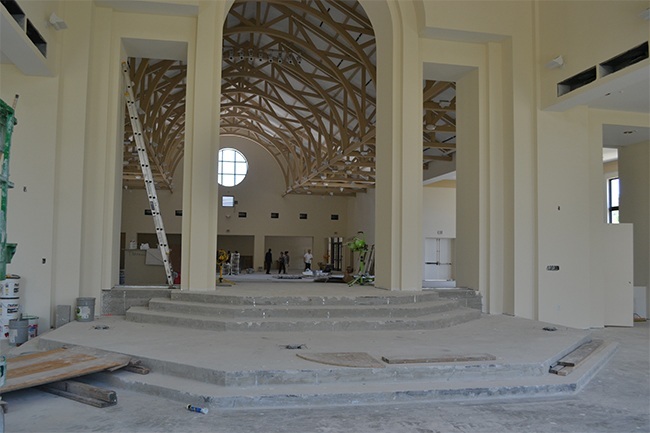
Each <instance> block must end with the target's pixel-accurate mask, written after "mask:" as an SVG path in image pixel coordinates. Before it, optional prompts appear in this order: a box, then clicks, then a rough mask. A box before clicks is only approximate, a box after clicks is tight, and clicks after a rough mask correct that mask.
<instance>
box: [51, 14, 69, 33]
mask: <svg viewBox="0 0 650 433" xmlns="http://www.w3.org/2000/svg"><path fill="white" fill-rule="evenodd" d="M48 21H49V23H50V25H51V26H52V27H54V30H65V29H67V28H68V25H67V24H66V23H65V21H63V18H61V17H60V16H58V15H57V14H55V13H54V12H52V15H50V19H49V20H48Z"/></svg>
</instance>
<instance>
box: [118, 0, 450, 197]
mask: <svg viewBox="0 0 650 433" xmlns="http://www.w3.org/2000/svg"><path fill="white" fill-rule="evenodd" d="M223 35H224V36H223V47H220V48H221V49H222V50H223V51H222V54H223V63H222V94H221V125H220V129H221V134H222V135H232V136H239V137H246V138H249V139H251V140H253V141H255V142H257V143H258V144H260V145H261V146H263V147H264V148H265V149H266V150H267V151H268V152H269V153H270V154H271V155H272V156H273V158H274V159H275V160H276V162H277V163H278V165H279V166H280V168H281V170H282V173H283V176H284V180H285V182H286V192H287V193H294V194H307V193H313V194H331V195H334V194H337V195H348V194H355V193H356V192H359V191H365V190H366V189H367V188H370V187H373V186H374V181H375V174H374V173H375V145H374V143H375V116H376V102H375V101H376V91H375V79H376V67H375V64H376V58H375V56H376V47H375V39H374V32H373V29H372V27H371V24H370V21H369V19H368V18H367V16H366V15H365V13H364V11H363V9H362V7H361V6H360V5H359V4H358V2H357V1H356V0H355V1H350V0H321V1H318V0H294V1H286V0H269V1H255V0H251V1H236V2H235V3H234V5H233V6H232V8H231V10H230V12H229V14H228V16H227V18H226V22H225V25H224V32H223ZM131 63H132V76H133V81H134V82H135V86H134V91H135V94H136V97H137V98H139V99H140V107H141V109H142V110H143V112H144V113H143V114H144V116H143V125H144V126H145V132H146V133H147V135H148V136H149V139H148V141H149V143H147V144H148V150H149V155H150V159H151V160H152V169H153V171H154V177H155V180H156V181H157V185H158V187H159V188H170V189H171V188H172V186H173V184H172V174H173V172H174V169H175V168H176V166H177V165H178V163H179V161H180V160H182V155H183V136H184V128H185V114H184V113H185V111H184V103H185V74H186V73H187V68H186V65H184V64H182V63H181V62H175V61H151V60H147V59H132V60H131ZM423 92H424V93H423V95H424V101H425V103H424V107H423V135H422V137H423V163H424V164H425V165H426V164H429V163H430V162H431V161H451V160H452V156H453V153H454V152H455V86H454V84H453V83H446V82H437V81H425V83H424V84H423ZM161 119H162V120H161ZM129 130H130V125H128V123H127V133H126V138H128V137H129V136H130V132H129ZM131 147H133V146H131V145H129V144H128V140H125V163H124V184H125V186H128V187H137V186H138V185H137V183H136V177H138V176H139V175H140V174H139V173H138V171H137V170H139V168H138V166H137V164H135V162H137V161H136V160H134V158H133V156H136V157H137V154H132V152H130V150H131Z"/></svg>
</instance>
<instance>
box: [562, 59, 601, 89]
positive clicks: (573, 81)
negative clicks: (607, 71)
mask: <svg viewBox="0 0 650 433" xmlns="http://www.w3.org/2000/svg"><path fill="white" fill-rule="evenodd" d="M595 80H596V67H595V66H594V67H592V68H589V69H587V70H586V71H582V72H580V73H579V74H576V75H574V76H573V77H570V78H567V79H566V80H564V81H561V82H559V83H558V84H557V96H562V95H566V94H567V93H569V92H571V91H573V90H575V89H579V88H580V87H582V86H585V85H587V84H589V83H591V82H592V81H595Z"/></svg>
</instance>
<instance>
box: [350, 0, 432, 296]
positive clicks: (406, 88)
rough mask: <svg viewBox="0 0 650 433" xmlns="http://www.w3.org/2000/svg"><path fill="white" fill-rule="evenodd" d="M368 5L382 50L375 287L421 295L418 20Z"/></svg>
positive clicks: (389, 7)
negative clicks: (412, 291) (416, 291)
mask: <svg viewBox="0 0 650 433" xmlns="http://www.w3.org/2000/svg"><path fill="white" fill-rule="evenodd" d="M363 5H364V7H365V8H366V11H367V12H368V15H369V16H370V18H371V20H372V22H373V26H374V27H375V29H376V30H377V31H376V33H375V34H376V38H377V50H378V53H377V143H376V152H377V163H376V164H377V165H376V169H377V175H376V205H375V218H376V226H375V240H376V259H375V270H376V271H375V273H376V281H375V286H376V287H379V288H384V289H389V290H420V289H421V288H422V260H423V254H422V242H423V241H422V122H421V119H422V63H421V61H420V56H419V37H418V34H417V25H416V17H415V13H414V10H413V7H412V5H411V4H405V3H399V4H397V3H389V4H381V7H377V8H376V9H375V8H374V7H371V6H372V5H370V4H368V5H366V3H365V2H364V4H363ZM378 9H381V10H378ZM390 29H392V32H391V31H390Z"/></svg>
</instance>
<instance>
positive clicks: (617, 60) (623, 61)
mask: <svg viewBox="0 0 650 433" xmlns="http://www.w3.org/2000/svg"><path fill="white" fill-rule="evenodd" d="M647 58H648V43H647V42H644V43H642V44H641V45H639V46H638V47H634V48H632V49H631V50H627V51H626V52H624V53H622V54H619V55H618V56H616V57H612V58H611V59H609V60H607V61H606V62H603V63H601V64H600V65H599V66H600V76H601V77H605V76H607V75H609V74H612V73H614V72H616V71H620V70H621V69H625V68H627V67H628V66H632V65H634V64H635V63H639V62H640V61H642V60H645V59H647Z"/></svg>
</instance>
